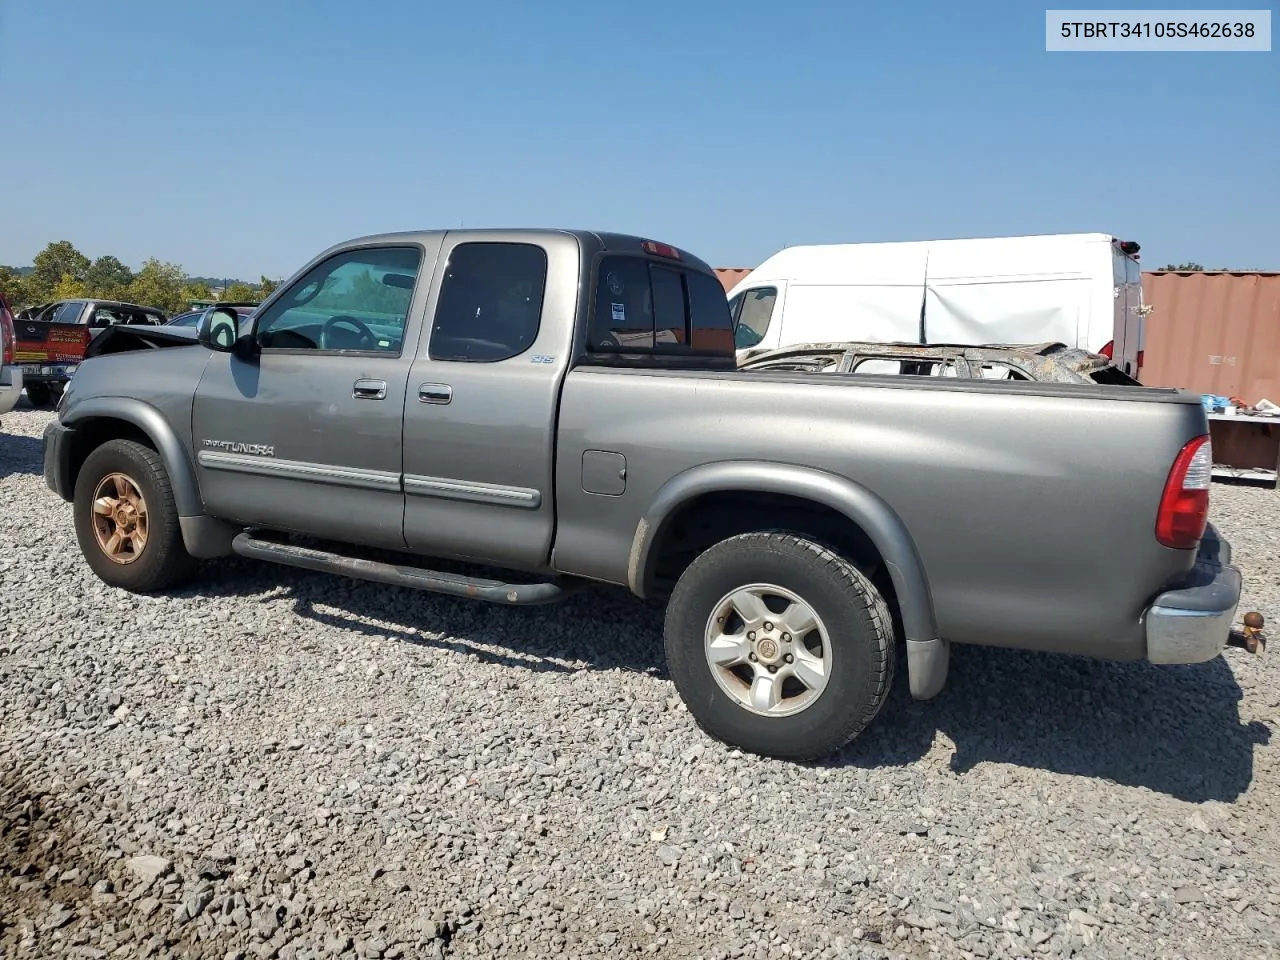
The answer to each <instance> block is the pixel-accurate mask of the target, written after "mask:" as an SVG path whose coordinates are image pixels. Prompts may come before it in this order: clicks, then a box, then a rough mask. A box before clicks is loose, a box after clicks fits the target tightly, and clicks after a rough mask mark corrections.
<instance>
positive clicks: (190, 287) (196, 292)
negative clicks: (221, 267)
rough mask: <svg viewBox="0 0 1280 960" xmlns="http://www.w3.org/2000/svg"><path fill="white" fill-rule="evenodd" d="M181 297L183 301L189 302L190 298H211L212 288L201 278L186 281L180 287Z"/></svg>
mask: <svg viewBox="0 0 1280 960" xmlns="http://www.w3.org/2000/svg"><path fill="white" fill-rule="evenodd" d="M182 299H183V301H184V302H185V303H190V302H191V301H192V300H212V299H213V288H212V287H210V286H209V284H207V283H205V282H204V281H203V280H199V281H197V282H195V283H188V284H187V285H186V286H185V287H183V288H182Z"/></svg>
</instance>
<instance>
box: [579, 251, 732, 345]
mask: <svg viewBox="0 0 1280 960" xmlns="http://www.w3.org/2000/svg"><path fill="white" fill-rule="evenodd" d="M732 341H733V325H732V322H731V321H730V319H729V301H728V300H727V299H725V293H724V287H723V286H722V285H721V284H720V281H718V280H717V279H716V278H715V277H712V276H709V275H707V274H703V273H692V272H687V271H684V270H677V269H675V268H672V267H666V266H661V265H659V264H656V263H654V264H651V263H649V262H648V261H646V260H644V259H642V258H640V257H622V256H618V257H607V258H605V259H604V260H603V261H601V263H600V267H599V270H598V273H597V277H596V291H595V301H594V305H593V308H592V315H591V321H590V326H589V330H588V336H587V347H588V349H589V350H591V351H592V352H595V353H612V352H623V353H627V352H635V351H649V350H652V351H654V352H655V353H678V354H689V353H715V354H717V355H722V356H729V355H732V353H733V346H732Z"/></svg>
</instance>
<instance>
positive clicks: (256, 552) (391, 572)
mask: <svg viewBox="0 0 1280 960" xmlns="http://www.w3.org/2000/svg"><path fill="white" fill-rule="evenodd" d="M231 549H232V550H234V551H235V552H236V553H238V554H239V555H240V556H242V557H248V558H250V559H252V560H268V561H270V562H272V563H279V564H283V565H284V566H287V567H301V568H302V569H303V570H317V571H319V572H321V573H336V574H338V575H340V576H344V577H354V578H356V579H357V580H372V581H374V582H375V583H387V584H390V585H392V586H395V587H409V588H410V589H413V590H425V591H427V592H429V593H443V594H447V595H449V596H452V597H466V598H468V599H471V600H486V601H488V602H489V603H502V604H508V605H513V606H532V605H534V604H540V603H554V602H556V601H557V600H563V599H564V598H565V597H567V596H569V595H570V594H571V593H575V592H577V590H578V588H580V587H581V586H582V584H581V583H579V582H576V581H571V582H568V583H503V582H502V581H500V580H484V579H481V578H479V577H464V576H460V575H458V574H454V573H442V572H440V571H436V570H424V569H422V568H421V567H404V566H400V565H399V564H393V563H379V562H377V561H375V560H360V559H357V558H355V557H346V556H343V555H342V554H340V553H332V552H330V551H328V550H313V549H311V548H309V547H299V546H295V545H294V544H291V543H278V542H276V541H274V540H260V539H258V538H257V537H254V536H252V535H251V534H250V533H249V532H248V531H247V530H246V531H245V532H244V533H240V534H237V535H236V538H235V539H234V540H232V541H231Z"/></svg>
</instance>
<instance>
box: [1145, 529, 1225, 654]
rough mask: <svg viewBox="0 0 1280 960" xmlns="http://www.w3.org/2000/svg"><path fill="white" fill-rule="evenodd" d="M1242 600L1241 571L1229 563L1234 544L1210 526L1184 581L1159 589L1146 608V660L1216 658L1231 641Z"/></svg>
mask: <svg viewBox="0 0 1280 960" xmlns="http://www.w3.org/2000/svg"><path fill="white" fill-rule="evenodd" d="M1239 603H1240V571H1239V570H1237V569H1236V568H1235V567H1234V566H1232V565H1231V544H1230V543H1228V542H1227V541H1226V540H1223V539H1222V538H1221V537H1220V536H1219V535H1218V532H1217V531H1216V530H1214V529H1213V528H1212V527H1210V528H1209V529H1207V530H1206V531H1205V537H1204V539H1203V540H1202V541H1201V543H1200V553H1199V555H1198V556H1197V557H1196V565H1195V568H1194V569H1193V570H1192V571H1191V572H1190V573H1189V574H1188V576H1187V579H1186V581H1185V583H1184V584H1183V585H1181V586H1179V587H1178V588H1176V589H1173V590H1166V591H1165V592H1164V593H1161V594H1160V595H1159V596H1158V597H1156V598H1155V600H1154V601H1153V602H1152V604H1151V606H1150V607H1148V608H1147V612H1146V615H1145V617H1144V620H1145V624H1146V633H1147V659H1148V660H1150V661H1151V662H1152V663H1203V662H1204V661H1206V660H1212V659H1213V658H1214V657H1216V656H1217V655H1218V654H1220V653H1221V652H1222V651H1223V649H1224V648H1225V647H1226V645H1227V640H1228V638H1229V636H1230V634H1231V624H1232V622H1233V621H1234V620H1235V616H1236V607H1237V606H1239Z"/></svg>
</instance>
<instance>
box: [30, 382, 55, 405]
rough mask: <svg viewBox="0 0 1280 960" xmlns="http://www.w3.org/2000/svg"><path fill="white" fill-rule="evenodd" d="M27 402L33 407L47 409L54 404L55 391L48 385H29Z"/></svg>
mask: <svg viewBox="0 0 1280 960" xmlns="http://www.w3.org/2000/svg"><path fill="white" fill-rule="evenodd" d="M27 402H28V403H29V404H31V405H32V406H33V407H47V406H49V404H51V403H52V402H53V391H52V390H51V389H50V388H49V384H47V383H28V384H27Z"/></svg>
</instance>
